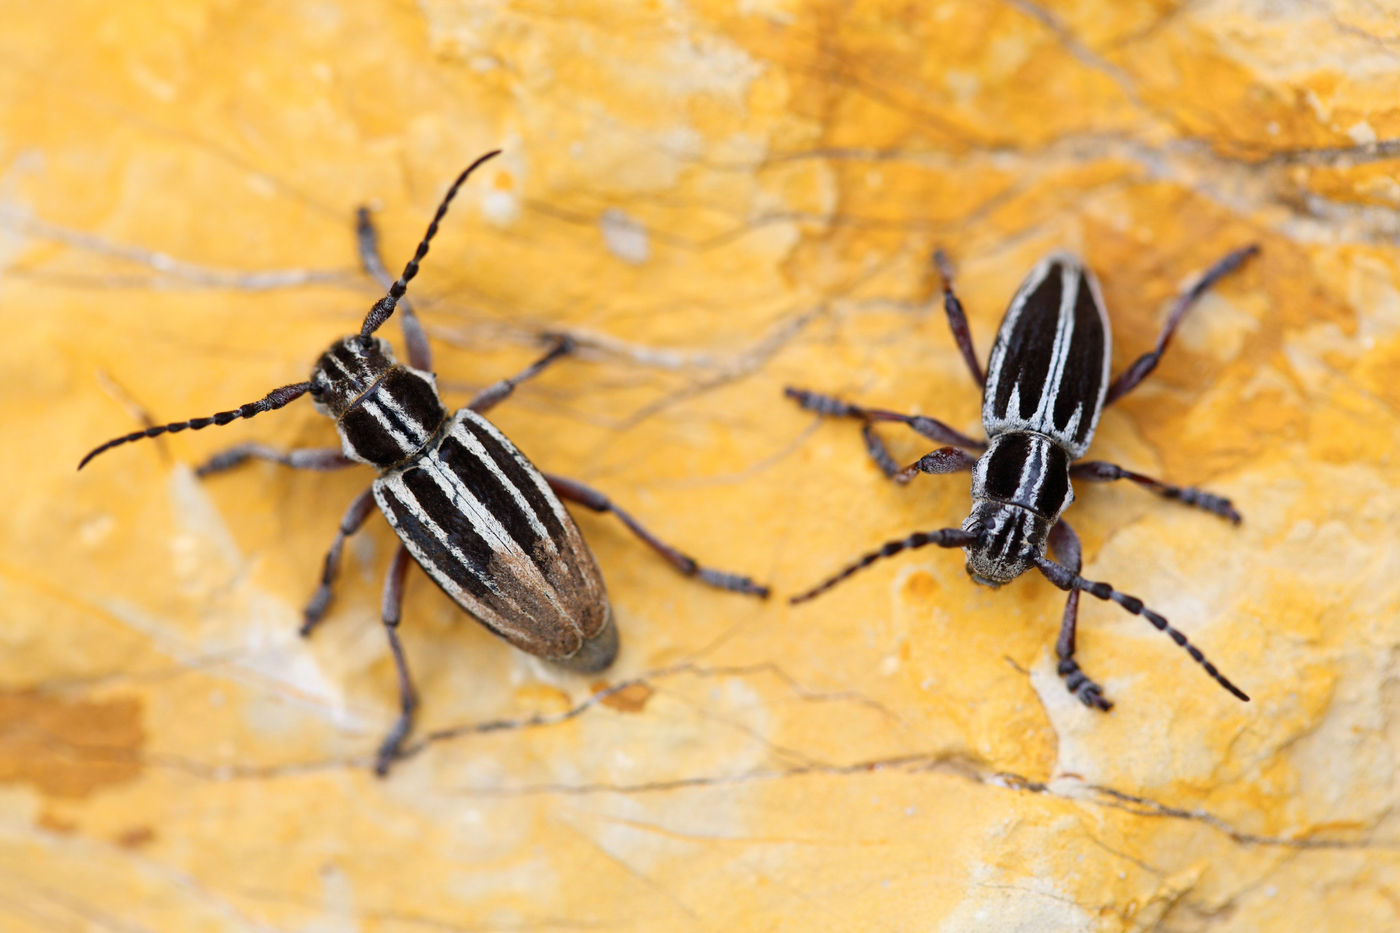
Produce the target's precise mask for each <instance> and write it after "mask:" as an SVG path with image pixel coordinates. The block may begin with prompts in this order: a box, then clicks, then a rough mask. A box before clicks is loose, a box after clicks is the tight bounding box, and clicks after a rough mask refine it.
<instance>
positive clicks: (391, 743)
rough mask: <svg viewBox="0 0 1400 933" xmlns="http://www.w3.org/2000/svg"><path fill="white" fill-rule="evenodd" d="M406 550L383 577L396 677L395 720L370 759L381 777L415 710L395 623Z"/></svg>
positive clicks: (396, 752) (398, 615)
mask: <svg viewBox="0 0 1400 933" xmlns="http://www.w3.org/2000/svg"><path fill="white" fill-rule="evenodd" d="M408 560H409V554H408V548H406V547H404V546H403V545H402V544H400V545H399V547H398V550H396V551H395V552H394V559H393V561H392V562H391V563H390V564H389V573H388V575H387V576H386V577H385V578H384V602H383V617H384V632H385V634H386V635H388V636H389V650H390V651H391V652H393V655H394V670H395V671H396V672H397V674H398V678H399V718H398V719H396V720H395V721H394V725H393V728H391V729H390V730H389V734H388V735H386V736H384V741H383V742H381V743H380V745H379V754H378V755H377V756H375V759H374V773H375V774H377V775H379V776H380V777H383V776H384V775H386V774H388V773H389V766H390V765H392V764H393V763H394V760H395V759H396V758H398V757H399V750H400V749H401V748H402V747H403V742H404V739H406V738H408V733H409V730H411V729H412V728H413V714H414V712H416V711H417V709H418V691H417V690H416V689H414V686H413V678H412V676H411V675H410V674H409V673H408V660H407V659H406V658H405V657H404V653H403V644H402V643H401V642H400V641H399V620H400V619H401V618H402V617H403V584H404V575H405V574H406V573H407V572H408Z"/></svg>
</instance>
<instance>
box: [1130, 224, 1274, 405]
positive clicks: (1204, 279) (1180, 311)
mask: <svg viewBox="0 0 1400 933" xmlns="http://www.w3.org/2000/svg"><path fill="white" fill-rule="evenodd" d="M1257 252H1259V247H1258V246H1257V245H1256V244H1253V243H1251V244H1250V245H1249V246H1244V247H1241V248H1239V249H1237V250H1234V251H1233V252H1230V253H1227V254H1226V255H1224V256H1222V257H1221V258H1220V259H1219V260H1217V261H1216V263H1215V265H1213V266H1211V267H1210V268H1209V269H1207V270H1206V272H1205V274H1204V275H1202V276H1201V277H1200V278H1199V279H1197V280H1196V282H1195V284H1194V285H1192V286H1191V287H1190V288H1188V289H1187V290H1186V291H1184V292H1182V293H1181V295H1179V296H1178V297H1177V299H1176V303H1175V304H1174V305H1172V310H1171V313H1170V314H1168V315H1167V323H1166V324H1165V325H1164V326H1163V327H1162V333H1161V334H1160V335H1159V336H1158V337H1157V344H1156V346H1154V347H1153V348H1152V349H1151V350H1149V351H1148V352H1146V353H1144V354H1143V355H1142V356H1140V357H1138V358H1137V359H1136V360H1134V361H1133V363H1132V365H1131V366H1129V367H1128V368H1127V369H1125V370H1123V372H1122V373H1121V374H1120V375H1119V376H1118V378H1117V379H1114V380H1113V382H1111V383H1109V386H1108V394H1107V395H1105V396H1104V400H1103V403H1104V406H1105V407H1106V406H1108V405H1112V404H1113V403H1114V402H1116V401H1117V400H1118V399H1120V398H1122V397H1123V396H1125V395H1127V394H1128V393H1129V392H1131V391H1133V389H1136V388H1137V387H1138V385H1139V383H1141V382H1142V380H1144V379H1146V378H1147V376H1148V374H1150V373H1151V372H1152V370H1154V369H1156V368H1157V364H1158V363H1160V362H1161V361H1162V354H1163V353H1165V352H1166V349H1167V344H1169V343H1170V342H1171V339H1172V335H1173V334H1175V333H1176V328H1177V325H1179V324H1180V323H1181V319H1182V318H1184V317H1185V316H1186V312H1187V311H1190V310H1191V307H1192V306H1193V305H1194V304H1195V303H1196V302H1198V301H1200V300H1201V296H1202V295H1204V294H1205V293H1206V292H1208V291H1210V289H1211V287H1212V286H1213V285H1215V283H1216V282H1219V281H1220V280H1221V279H1223V278H1224V277H1225V276H1227V275H1229V274H1230V273H1231V272H1234V271H1235V270H1236V269H1238V268H1239V267H1240V266H1242V265H1243V264H1244V262H1245V260H1247V259H1249V257H1251V256H1253V255H1254V254H1255V253H1257Z"/></svg>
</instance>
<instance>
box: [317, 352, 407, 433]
mask: <svg viewBox="0 0 1400 933" xmlns="http://www.w3.org/2000/svg"><path fill="white" fill-rule="evenodd" d="M395 365H397V361H396V360H395V359H394V351H393V350H392V349H390V347H389V344H388V343H386V342H385V341H383V340H381V339H379V338H378V337H364V336H361V335H360V334H351V335H350V336H349V337H343V338H341V339H340V340H337V341H336V342H335V343H333V344H331V346H330V349H328V350H327V351H326V352H325V353H322V354H321V358H320V359H318V360H317V361H316V365H315V367H313V368H312V370H311V401H312V402H313V403H314V404H315V406H316V410H317V411H319V412H321V413H322V414H324V415H330V416H331V417H332V418H339V417H340V416H341V415H343V414H344V413H345V410H346V409H348V408H349V407H350V406H351V405H353V404H354V403H355V400H356V399H358V398H359V397H360V396H361V395H364V394H365V392H367V391H368V390H369V389H370V387H371V386H373V385H374V384H375V383H376V382H378V381H379V380H380V379H382V378H383V377H384V374H385V373H386V372H388V371H389V370H390V369H393V368H394V366H395Z"/></svg>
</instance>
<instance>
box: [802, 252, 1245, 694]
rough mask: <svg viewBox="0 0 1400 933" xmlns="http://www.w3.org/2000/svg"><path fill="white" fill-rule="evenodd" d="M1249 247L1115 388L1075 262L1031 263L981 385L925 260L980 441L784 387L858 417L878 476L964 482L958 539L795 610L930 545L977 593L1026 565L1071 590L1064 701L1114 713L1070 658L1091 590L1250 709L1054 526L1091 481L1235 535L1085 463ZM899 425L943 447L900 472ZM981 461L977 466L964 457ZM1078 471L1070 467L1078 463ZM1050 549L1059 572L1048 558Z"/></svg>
mask: <svg viewBox="0 0 1400 933" xmlns="http://www.w3.org/2000/svg"><path fill="white" fill-rule="evenodd" d="M1256 252H1258V247H1257V246H1253V245H1250V246H1246V247H1243V248H1241V249H1237V250H1235V251H1233V252H1231V253H1229V254H1228V255H1226V256H1224V257H1222V258H1221V259H1220V260H1219V261H1218V262H1216V263H1215V265H1213V266H1212V267H1211V268H1210V269H1209V270H1208V271H1207V272H1206V273H1205V274H1204V275H1202V276H1201V278H1200V279H1198V280H1197V281H1196V283H1195V284H1194V285H1193V286H1191V288H1189V289H1187V290H1186V291H1185V292H1183V293H1182V294H1181V295H1180V296H1179V297H1178V298H1177V300H1176V303H1175V305H1174V307H1173V308H1172V310H1171V313H1170V314H1169V315H1168V316H1167V323H1166V325H1165V326H1164V327H1163V329H1162V332H1161V335H1160V336H1159V337H1158V338H1157V344H1156V346H1155V347H1154V348H1153V349H1152V350H1150V351H1149V352H1147V353H1145V354H1143V355H1142V356H1141V357H1139V358H1138V359H1137V360H1136V361H1134V362H1133V364H1132V365H1131V366H1129V367H1128V368H1127V369H1126V370H1124V372H1123V373H1122V375H1120V376H1119V377H1118V378H1117V379H1114V380H1112V381H1111V382H1110V380H1109V357H1110V348H1111V340H1110V329H1109V323H1108V315H1107V313H1106V312H1105V310H1104V303H1103V298H1102V296H1101V294H1100V292H1099V285H1098V281H1097V280H1096V279H1095V278H1094V274H1093V272H1091V271H1090V270H1089V269H1088V268H1087V267H1086V266H1085V265H1084V264H1083V263H1082V262H1080V261H1079V260H1078V259H1077V258H1075V257H1074V256H1071V255H1068V254H1066V253H1055V254H1052V255H1050V256H1048V257H1047V258H1045V259H1044V260H1043V261H1041V262H1040V264H1039V265H1037V266H1036V267H1035V268H1034V269H1033V270H1031V272H1030V274H1029V275H1028V276H1026V280H1025V281H1024V282H1023V283H1022V284H1021V287H1020V289H1019V290H1018V291H1017V292H1016V295H1015V297H1013V298H1012V299H1011V304H1010V306H1009V307H1008V308H1007V311H1006V316H1005V317H1004V318H1003V319H1002V322H1001V328H1000V330H999V331H998V332H997V337H996V342H995V343H994V344H993V345H992V352H991V355H990V356H989V357H988V360H987V371H986V374H985V375H984V374H983V372H982V368H981V366H979V365H978V362H977V354H976V352H975V350H974V349H973V345H972V334H971V331H970V329H969V328H968V324H967V316H966V314H965V313H964V312H963V308H962V303H961V302H960V301H958V298H957V296H956V294H955V293H954V291H953V273H952V268H951V265H950V263H949V262H948V259H947V257H946V256H945V255H944V254H943V253H942V252H941V251H939V252H936V253H935V254H934V262H935V264H936V265H937V267H938V270H939V273H940V275H941V276H942V279H943V307H944V311H945V313H946V315H947V318H948V326H949V329H950V330H951V331H952V332H953V339H954V341H955V342H956V343H957V345H958V350H959V351H960V353H961V354H962V357H963V361H964V362H965V363H966V364H967V367H968V370H969V371H970V372H971V373H972V378H973V380H974V381H975V382H976V383H977V385H978V387H979V388H981V389H982V426H983V428H984V429H985V430H986V432H987V438H988V440H986V441H979V440H977V439H975V438H972V437H969V436H967V435H965V434H962V433H961V432H959V431H955V430H954V429H953V428H951V427H949V426H948V425H946V424H944V423H943V422H941V421H938V420H936V419H933V418H929V417H926V416H924V415H905V414H900V413H898V412H893V411H887V410H885V409H879V408H866V407H863V406H859V405H853V404H851V403H849V402H845V401H842V400H840V399H837V398H833V397H832V396H829V395H820V394H817V393H815V392H811V391H808V390H806V389H797V388H792V387H789V388H788V389H787V390H786V393H787V395H788V396H789V397H790V398H793V399H795V400H796V401H797V403H798V404H799V405H801V406H802V407H803V408H806V409H808V410H810V411H814V412H817V413H818V414H820V415H831V416H841V417H850V418H856V419H859V420H861V421H862V422H863V425H862V432H863V434H864V437H865V444H866V450H867V451H868V453H869V454H870V456H871V457H872V458H873V459H874V460H875V462H876V464H878V465H879V466H880V468H881V470H883V471H884V473H885V475H886V476H888V477H890V478H891V479H893V480H895V481H896V482H899V483H907V482H908V481H909V480H911V479H913V478H914V477H915V476H917V475H918V474H919V473H932V474H937V473H957V472H962V471H964V470H970V471H971V472H972V499H973V504H972V511H971V513H970V514H969V515H968V517H967V519H966V521H964V522H963V523H962V526H961V527H960V528H942V529H939V530H937V531H929V532H918V533H916V534H913V535H910V536H908V537H906V538H902V539H898V540H895V541H889V542H887V543H886V544H885V545H883V546H882V547H881V548H879V549H878V550H876V551H872V552H870V553H868V554H866V555H864V556H863V557H861V558H860V559H859V560H857V561H855V562H854V563H852V564H850V565H848V566H847V567H845V568H844V569H843V570H840V571H838V572H837V573H836V574H834V575H832V576H831V577H828V578H827V579H826V580H824V581H822V582H821V583H819V584H817V585H816V586H814V587H812V588H811V589H809V590H807V591H806V592H803V593H800V594H798V595H797V596H793V597H791V599H790V602H793V603H800V602H804V601H806V600H809V599H811V598H813V597H814V596H817V595H818V594H820V593H822V592H825V591H826V590H828V589H830V588H831V587H833V586H835V585H836V584H837V583H839V582H841V581H842V580H844V579H846V578H847V577H849V576H850V575H851V574H853V573H855V572H856V571H858V570H861V569H862V568H865V567H868V566H870V565H871V564H873V563H874V562H876V561H877V560H880V559H881V558H885V557H890V556H892V555H894V554H898V553H899V552H901V551H905V550H909V549H911V548H919V547H925V546H927V545H937V546H938V547H946V548H954V547H956V548H962V549H963V551H964V553H965V554H966V556H967V573H968V575H969V576H971V577H972V579H973V580H974V581H975V582H977V583H981V584H984V585H986V586H991V587H997V586H1000V585H1001V584H1003V583H1009V582H1010V581H1012V580H1014V579H1016V578H1017V577H1019V576H1020V575H1021V574H1023V573H1025V572H1026V571H1027V570H1030V569H1031V568H1032V567H1034V568H1036V569H1037V570H1039V571H1040V572H1041V573H1042V574H1044V575H1045V577H1046V578H1047V579H1048V580H1049V581H1050V582H1051V583H1053V584H1054V585H1055V586H1057V587H1059V588H1060V589H1062V590H1067V591H1068V592H1069V596H1068V598H1067V600H1066V602H1065V612H1064V617H1063V620H1062V622H1061V625H1060V634H1059V638H1058V639H1057V640H1056V645H1055V651H1056V655H1057V657H1058V659H1059V664H1058V667H1057V670H1058V673H1059V675H1060V676H1061V677H1063V678H1064V679H1065V685H1066V687H1067V688H1068V689H1069V691H1070V692H1071V693H1072V694H1074V695H1075V696H1076V697H1078V698H1079V699H1080V701H1081V702H1083V703H1084V705H1086V706H1089V707H1091V708H1095V709H1100V710H1108V709H1109V708H1111V707H1112V705H1113V704H1112V703H1111V702H1110V701H1109V700H1108V699H1107V698H1106V697H1105V696H1104V695H1103V688H1102V687H1101V686H1100V685H1099V684H1097V683H1096V682H1094V681H1093V680H1091V679H1090V678H1089V677H1088V676H1087V675H1086V674H1085V673H1084V672H1083V671H1082V670H1081V669H1080V667H1079V663H1078V662H1077V661H1076V660H1075V659H1074V650H1075V627H1076V624H1077V620H1078V615H1079V594H1080V592H1081V591H1083V592H1087V593H1089V594H1090V595H1092V596H1096V597H1098V598H1099V599H1102V600H1109V601H1112V602H1115V603H1117V604H1118V605H1120V606H1122V607H1123V608H1124V609H1126V610H1127V611H1128V612H1131V613H1133V614H1134V615H1139V616H1142V617H1143V618H1145V619H1146V620H1147V621H1148V622H1150V623H1151V624H1152V625H1153V626H1155V627H1156V628H1157V629H1158V630H1160V631H1162V632H1165V633H1166V634H1167V635H1168V636H1170V637H1171V639H1172V640H1173V641H1175V642H1176V643H1177V644H1178V645H1180V646H1181V647H1182V648H1183V649H1185V651H1186V652H1187V653H1188V654H1190V655H1191V657H1192V658H1193V659H1194V660H1195V661H1196V663H1198V664H1200V665H1201V666H1202V667H1203V668H1204V669H1205V671H1206V673H1207V674H1209V675H1210V676H1211V677H1212V678H1214V679H1215V681H1216V682H1217V683H1218V684H1220V686H1222V687H1224V688H1225V689H1226V690H1228V691H1229V692H1230V693H1231V694H1233V695H1234V696H1235V697H1237V698H1239V699H1240V700H1244V701H1248V700H1249V697H1248V696H1247V695H1246V694H1245V693H1244V691H1242V690H1240V688H1239V687H1237V686H1235V685H1234V684H1233V683H1231V682H1230V680H1229V679H1228V678H1227V677H1225V675H1224V674H1222V673H1220V671H1219V670H1217V669H1216V667H1215V665H1214V664H1212V663H1211V662H1210V661H1209V660H1207V659H1206V657H1205V655H1203V654H1202V653H1201V651H1200V649H1198V648H1197V647H1196V646H1195V645H1193V644H1191V643H1190V642H1189V641H1188V640H1187V638H1186V636H1185V635H1183V634H1182V633H1181V632H1180V631H1178V630H1177V629H1175V628H1173V627H1172V626H1171V625H1170V624H1169V623H1168V622H1167V620H1166V619H1165V618H1164V617H1162V616H1161V615H1160V614H1158V613H1156V612H1154V611H1153V610H1151V609H1149V608H1148V607H1146V606H1144V605H1143V603H1142V600H1140V599H1138V598H1137V597H1134V596H1129V595H1127V594H1126V593H1122V592H1120V591H1118V590H1116V589H1114V588H1113V587H1112V586H1110V585H1109V584H1107V583H1100V582H1095V581H1092V580H1086V579H1084V578H1083V577H1082V576H1080V575H1079V571H1080V568H1081V565H1082V554H1081V548H1080V544H1079V538H1078V536H1077V535H1076V534H1075V533H1074V529H1072V528H1071V527H1070V526H1069V525H1068V524H1067V523H1066V522H1065V521H1064V519H1063V518H1061V517H1060V516H1061V514H1062V513H1063V512H1064V511H1065V509H1066V508H1068V507H1069V504H1070V503H1071V502H1073V501H1074V490H1073V488H1072V487H1071V485H1070V480H1071V478H1074V479H1083V480H1087V481H1090V482H1107V481H1112V480H1120V479H1125V480H1128V481H1129V482H1132V483H1135V484H1137V485H1139V486H1141V487H1143V488H1144V489H1149V490H1151V491H1152V492H1155V493H1157V494H1158V495H1161V496H1164V497H1166V498H1168V499H1176V500H1177V501H1179V502H1183V503H1185V504H1187V505H1192V506H1196V507H1197V508H1200V509H1204V510H1205V511H1207V512H1211V513H1213V514H1215V515H1219V516H1220V517H1222V518H1225V519H1227V520H1229V521H1231V522H1233V523H1235V524H1238V523H1239V521H1240V515H1239V513H1238V512H1237V511H1235V507H1234V506H1233V505H1232V504H1231V503H1230V501H1229V500H1228V499H1225V498H1222V497H1220V496H1217V495H1214V494H1212V493H1209V492H1205V491H1203V490H1200V489H1195V488H1192V487H1182V486H1174V485H1172V484H1170V483H1165V482H1162V481H1161V480H1157V479H1153V478H1152V477H1150V476H1144V475H1143V474H1141V473H1136V472H1134V471H1132V470H1126V469H1124V468H1123V467H1120V466H1118V465H1117V464H1113V463H1106V462H1104V461H1101V460H1080V459H1079V458H1080V457H1082V456H1083V455H1084V454H1085V452H1087V451H1088V449H1089V444H1090V442H1091V441H1092V440H1093V437H1094V429H1095V427H1097V425H1098V421H1099V415H1100V413H1102V411H1103V409H1104V406H1106V405H1110V404H1112V403H1113V402H1115V401H1117V400H1118V399H1120V398H1122V397H1123V396H1124V395H1126V394H1127V393H1129V392H1131V391H1132V390H1133V389H1134V388H1136V387H1137V385H1138V384H1139V383H1141V382H1142V380H1143V379H1144V378H1146V376H1147V375H1148V373H1150V372H1152V370H1153V369H1154V368H1155V367H1156V366H1157V363H1158V361H1159V360H1161V358H1162V353H1163V351H1165V349H1166V347H1167V344H1168V343H1169V342H1170V341H1171V338H1172V335H1173V334H1174V333H1175V332H1176V328H1177V325H1179V324H1180V323H1181V319H1182V318H1183V317H1184V316H1185V314H1186V312H1187V311H1188V310H1189V309H1190V308H1191V306H1192V305H1194V304H1195V303H1196V301H1197V300H1198V299H1199V298H1200V297H1201V295H1203V294H1204V293H1205V292H1206V291H1207V290H1208V289H1209V288H1210V287H1211V286H1212V285H1213V284H1215V282H1217V281H1218V280H1219V279H1221V278H1222V277H1224V276H1225V275H1228V274H1229V273H1231V272H1233V271H1234V270H1235V269H1237V268H1239V266H1240V265H1241V264H1242V263H1243V262H1244V261H1245V260H1246V259H1248V258H1249V257H1250V256H1253V255H1254V254H1255V253H1256ZM881 421H890V422H898V423H901V424H905V425H907V426H908V427H910V428H912V429H913V430H914V431H916V432H918V433H919V434H921V435H923V436H924V437H927V438H929V439H931V440H934V441H937V442H939V443H942V444H945V445H948V446H945V447H941V448H939V449H938V450H935V451H933V452H932V453H930V454H927V455H925V456H924V457H922V458H920V459H919V460H918V461H917V462H915V463H913V464H912V465H910V466H908V467H906V468H904V469H902V470H901V469H899V467H898V465H897V464H896V463H895V462H894V460H893V458H891V456H890V454H889V452H888V451H887V450H886V448H885V446H884V442H883V441H881V440H880V438H879V436H878V435H876V434H875V432H874V429H873V425H874V424H875V423H876V422H881ZM969 450H973V451H980V452H981V454H980V456H977V457H974V456H972V455H971V454H969V453H968V452H967V451H969ZM1076 461H1077V462H1076ZM1047 545H1049V546H1050V547H1051V548H1053V549H1054V551H1055V553H1056V555H1057V556H1058V557H1059V558H1060V561H1059V562H1056V561H1054V560H1051V559H1049V558H1048V557H1046V556H1045V550H1046V546H1047Z"/></svg>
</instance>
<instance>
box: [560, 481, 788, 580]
mask: <svg viewBox="0 0 1400 933" xmlns="http://www.w3.org/2000/svg"><path fill="white" fill-rule="evenodd" d="M543 475H544V478H545V481H546V482H548V483H549V486H550V488H551V489H553V490H554V493H555V495H557V496H558V497H559V498H561V499H565V500H567V501H569V502H576V503H578V504H579V505H581V506H583V507H584V508H587V509H592V510H593V511H594V512H611V513H612V514H614V515H616V516H617V518H618V520H619V521H621V522H622V524H624V525H626V526H627V529H628V530H629V531H631V532H632V533H633V534H634V535H636V536H637V537H638V538H641V539H642V541H644V542H645V543H646V544H647V546H648V547H650V548H651V549H652V550H654V551H656V553H658V554H660V555H661V556H662V557H664V558H666V560H667V561H668V562H669V563H670V564H671V566H672V567H675V568H676V569H677V570H679V571H680V572H681V573H683V574H685V575H686V576H687V577H694V578H695V579H697V580H699V581H700V582H701V583H707V584H709V585H710V586H713V587H715V588H717V589H721V590H729V591H730V592H733V593H744V594H746V595H748V596H757V597H759V598H760V599H766V598H767V597H768V587H766V586H764V585H763V584H761V583H755V582H754V581H753V580H752V579H750V578H749V577H746V576H743V575H741V574H737V573H729V572H728V571H724V570H716V569H714V568H713V567H706V566H704V565H703V564H701V563H700V562H699V561H697V560H696V559H695V558H693V557H691V556H690V555H688V554H685V553H683V552H682V551H680V550H678V549H676V548H675V547H672V546H671V545H669V544H667V543H666V542H665V541H662V540H661V539H660V538H658V537H656V535H654V534H652V533H651V532H650V531H648V530H647V529H646V528H645V527H644V526H643V525H642V524H641V523H640V522H638V521H637V520H636V519H635V518H633V517H632V516H631V515H629V514H627V513H626V512H624V511H623V510H622V509H620V508H618V507H617V506H616V505H615V504H613V502H612V500H611V499H609V498H608V497H607V496H605V495H603V494H602V493H601V492H599V491H598V490H596V489H593V488H591V487H588V486H585V485H584V484H583V483H580V482H579V481H578V480H574V479H568V478H567V477H563V476H556V475H554V474H552V473H545V474H543Z"/></svg>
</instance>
